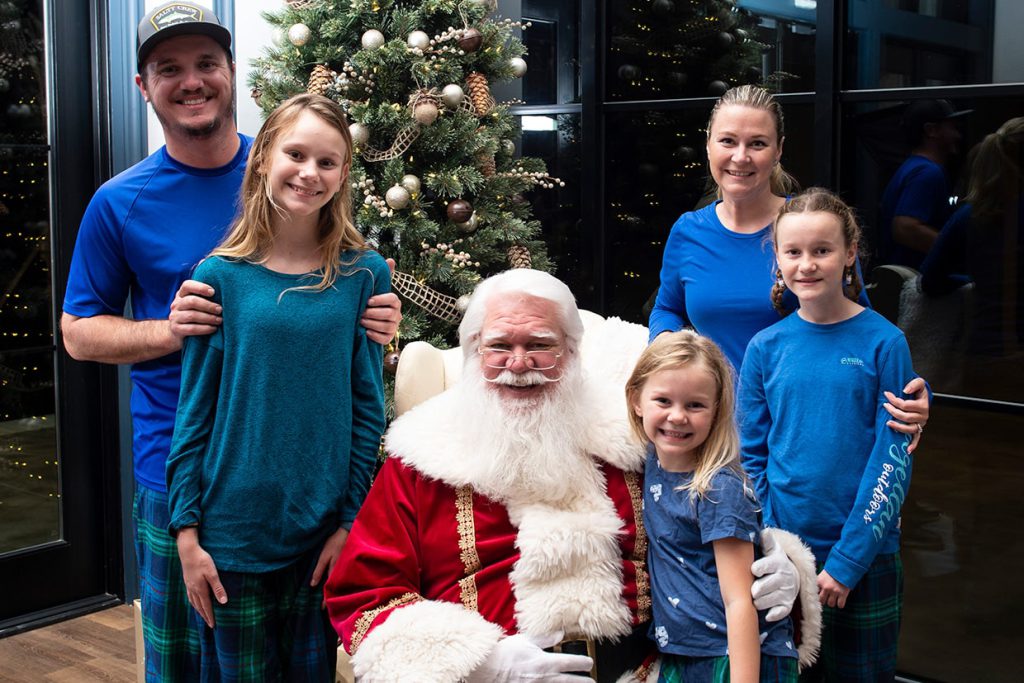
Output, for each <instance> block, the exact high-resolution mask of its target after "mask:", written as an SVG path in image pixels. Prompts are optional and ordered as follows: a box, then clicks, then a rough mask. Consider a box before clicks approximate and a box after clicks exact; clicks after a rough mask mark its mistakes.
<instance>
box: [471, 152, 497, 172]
mask: <svg viewBox="0 0 1024 683" xmlns="http://www.w3.org/2000/svg"><path fill="white" fill-rule="evenodd" d="M476 164H477V167H478V168H479V169H480V173H482V174H483V176H484V178H493V177H494V174H495V173H497V172H498V165H497V164H496V163H494V155H493V154H491V153H490V152H488V151H487V150H485V149H484V150H480V151H479V152H478V153H477V155H476Z"/></svg>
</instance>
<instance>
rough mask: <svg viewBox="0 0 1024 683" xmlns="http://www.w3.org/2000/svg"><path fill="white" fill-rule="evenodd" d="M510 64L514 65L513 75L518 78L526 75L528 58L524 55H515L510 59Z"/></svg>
mask: <svg viewBox="0 0 1024 683" xmlns="http://www.w3.org/2000/svg"><path fill="white" fill-rule="evenodd" d="M508 64H509V66H511V67H512V75H513V76H515V77H516V78H522V77H523V76H525V75H526V60H525V59H523V58H522V57H513V58H512V59H510V60H508Z"/></svg>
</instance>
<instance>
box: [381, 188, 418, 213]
mask: <svg viewBox="0 0 1024 683" xmlns="http://www.w3.org/2000/svg"><path fill="white" fill-rule="evenodd" d="M410 199H412V197H411V196H410V195H409V190H407V189H405V188H404V187H402V186H401V185H393V186H391V188H389V189H388V191H387V192H386V193H385V194H384V201H386V202H387V203H388V206H390V207H391V208H392V209H404V208H405V207H407V206H409V200H410Z"/></svg>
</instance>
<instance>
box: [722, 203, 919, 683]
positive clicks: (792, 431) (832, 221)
mask: <svg viewBox="0 0 1024 683" xmlns="http://www.w3.org/2000/svg"><path fill="white" fill-rule="evenodd" d="M773 241H774V245H775V256H776V259H777V261H778V268H777V277H778V282H777V283H776V285H775V290H774V292H773V296H772V300H773V301H774V302H775V304H776V306H777V307H778V308H779V309H780V310H782V311H783V312H787V311H786V309H785V307H784V306H783V297H782V294H783V292H784V291H790V292H792V293H793V294H795V295H796V298H797V300H798V301H799V308H798V309H797V310H796V312H795V313H791V314H789V315H788V316H787V317H785V318H783V319H782V320H781V321H779V322H778V323H776V324H774V325H772V326H771V327H769V328H767V329H765V330H763V331H761V332H759V333H758V334H757V335H755V336H754V338H753V339H752V340H751V342H750V346H749V347H748V348H747V352H746V356H745V358H744V361H743V368H742V370H741V371H740V401H739V403H740V410H739V413H740V415H741V416H742V451H743V466H744V469H746V471H747V473H748V474H749V475H750V477H751V479H752V480H753V481H754V486H755V488H756V489H757V495H758V497H759V499H760V500H761V503H762V504H763V505H764V521H765V524H766V525H769V526H778V527H780V528H782V529H786V530H788V531H792V532H794V533H797V534H799V535H800V537H801V538H802V539H803V540H804V541H805V542H806V543H807V544H808V545H810V547H811V550H812V552H813V553H814V556H815V559H816V560H817V563H818V569H819V574H818V579H817V583H818V593H819V599H820V601H821V604H822V605H823V606H824V610H823V621H824V632H823V634H822V648H821V661H820V664H819V665H818V666H817V667H815V669H812V670H811V671H809V672H805V673H804V674H803V675H802V676H801V680H805V681H813V680H844V681H845V680H858V681H885V680H893V678H894V676H895V672H896V648H897V641H898V639H899V627H900V603H901V600H902V591H903V570H902V565H901V563H900V556H899V542H900V529H899V527H900V508H901V506H902V504H903V503H904V502H905V500H906V495H907V491H908V489H909V487H910V474H911V467H912V464H913V460H912V457H911V456H910V453H909V451H910V445H911V437H910V436H909V435H907V434H897V433H896V432H894V431H893V430H892V429H890V428H889V427H888V426H887V422H888V421H889V419H890V415H889V413H888V412H887V411H886V410H885V403H886V400H887V398H886V395H885V388H886V387H898V386H906V385H907V383H908V382H909V381H910V380H911V379H913V377H914V370H913V368H912V367H911V361H910V349H909V348H908V347H907V341H906V339H904V337H903V333H902V332H900V330H899V329H898V328H897V327H896V326H894V325H892V324H891V323H889V322H888V321H887V320H886V319H885V318H883V317H882V316H880V315H879V314H877V313H875V312H874V311H872V310H871V309H868V308H864V307H863V306H861V305H860V304H859V303H857V296H858V295H859V294H860V283H859V282H858V281H857V278H856V269H855V267H854V264H855V261H856V258H857V246H858V243H859V241H860V228H859V227H858V225H857V221H856V218H855V217H854V214H853V211H852V210H851V209H850V207H848V206H847V205H846V204H844V203H843V201H842V200H841V199H839V198H838V197H837V196H835V195H834V194H832V193H831V192H829V191H828V190H823V189H820V188H812V189H810V190H808V191H807V192H805V193H803V194H801V195H798V196H797V197H795V198H793V199H792V200H791V201H790V202H789V203H787V204H786V205H785V206H784V207H783V208H782V209H781V210H780V211H779V215H778V217H777V218H776V220H775V225H774V230H773Z"/></svg>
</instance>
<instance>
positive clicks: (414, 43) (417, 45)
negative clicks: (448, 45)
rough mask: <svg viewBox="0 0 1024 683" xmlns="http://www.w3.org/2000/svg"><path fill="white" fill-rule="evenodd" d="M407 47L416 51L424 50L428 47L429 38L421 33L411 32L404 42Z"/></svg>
mask: <svg viewBox="0 0 1024 683" xmlns="http://www.w3.org/2000/svg"><path fill="white" fill-rule="evenodd" d="M405 42H406V43H407V44H408V45H409V47H411V48H414V49H417V50H426V49H427V48H428V47H430V36H428V35H427V34H426V33H424V32H423V31H413V32H412V33H410V34H409V37H408V39H406V41H405Z"/></svg>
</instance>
